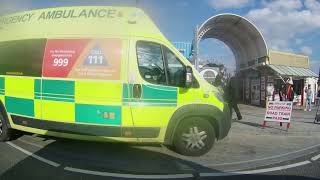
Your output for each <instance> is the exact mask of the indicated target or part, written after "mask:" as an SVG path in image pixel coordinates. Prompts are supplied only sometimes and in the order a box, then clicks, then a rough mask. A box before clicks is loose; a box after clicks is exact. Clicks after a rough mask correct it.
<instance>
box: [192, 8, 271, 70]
mask: <svg viewBox="0 0 320 180" xmlns="http://www.w3.org/2000/svg"><path fill="white" fill-rule="evenodd" d="M208 38H214V39H218V40H220V41H222V42H224V43H225V44H226V45H227V46H228V47H229V48H230V49H231V51H232V52H233V54H234V56H235V60H236V69H237V71H240V70H243V69H248V68H250V67H252V66H257V65H259V64H261V63H265V62H266V61H267V60H268V47H267V44H266V41H265V39H264V37H263V35H262V33H261V32H260V30H259V29H258V28H257V27H256V26H255V25H254V24H253V23H252V22H250V21H249V20H248V19H246V18H244V17H242V16H239V15H236V14H229V13H227V14H218V15H216V16H212V17H211V18H209V19H207V20H206V21H205V22H204V23H203V24H202V25H201V26H200V27H197V28H196V32H195V38H194V39H195V40H194V43H195V44H194V45H193V46H194V50H195V52H194V61H195V66H196V68H197V69H198V64H199V62H198V61H199V59H198V53H199V50H198V47H199V42H200V41H201V40H204V39H208Z"/></svg>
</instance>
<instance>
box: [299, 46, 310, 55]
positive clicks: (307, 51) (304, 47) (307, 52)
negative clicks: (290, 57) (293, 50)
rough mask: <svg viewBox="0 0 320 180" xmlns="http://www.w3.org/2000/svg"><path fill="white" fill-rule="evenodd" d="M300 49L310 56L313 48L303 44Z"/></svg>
mask: <svg viewBox="0 0 320 180" xmlns="http://www.w3.org/2000/svg"><path fill="white" fill-rule="evenodd" d="M300 51H301V53H302V54H304V55H307V56H310V55H311V54H312V48H311V47H309V46H302V47H301V48H300Z"/></svg>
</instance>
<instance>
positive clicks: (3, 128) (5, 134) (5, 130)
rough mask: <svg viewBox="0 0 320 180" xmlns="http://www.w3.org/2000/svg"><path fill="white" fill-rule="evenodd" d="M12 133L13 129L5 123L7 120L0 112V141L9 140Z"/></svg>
mask: <svg viewBox="0 0 320 180" xmlns="http://www.w3.org/2000/svg"><path fill="white" fill-rule="evenodd" d="M13 134H14V133H13V130H12V129H10V128H9V127H8V125H7V120H6V119H5V118H4V116H3V115H2V113H0V141H1V142H5V141H9V140H11V138H12V137H13Z"/></svg>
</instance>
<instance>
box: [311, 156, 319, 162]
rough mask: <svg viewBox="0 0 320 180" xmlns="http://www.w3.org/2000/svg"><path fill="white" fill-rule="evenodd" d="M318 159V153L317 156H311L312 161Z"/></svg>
mask: <svg viewBox="0 0 320 180" xmlns="http://www.w3.org/2000/svg"><path fill="white" fill-rule="evenodd" d="M318 159H320V154H318V155H316V156H314V157H312V158H311V160H312V161H316V160H318Z"/></svg>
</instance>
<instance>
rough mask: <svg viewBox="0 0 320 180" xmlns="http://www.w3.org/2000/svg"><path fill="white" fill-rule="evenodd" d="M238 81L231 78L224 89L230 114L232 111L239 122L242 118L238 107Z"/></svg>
mask: <svg viewBox="0 0 320 180" xmlns="http://www.w3.org/2000/svg"><path fill="white" fill-rule="evenodd" d="M238 88H239V86H238V80H237V79H236V78H235V77H231V78H230V80H229V81H228V83H227V86H226V88H225V98H226V101H227V102H228V103H229V108H230V113H231V115H232V109H234V111H235V112H236V114H237V119H238V120H241V119H242V116H241V113H240V110H239V107H238V93H237V90H238Z"/></svg>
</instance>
